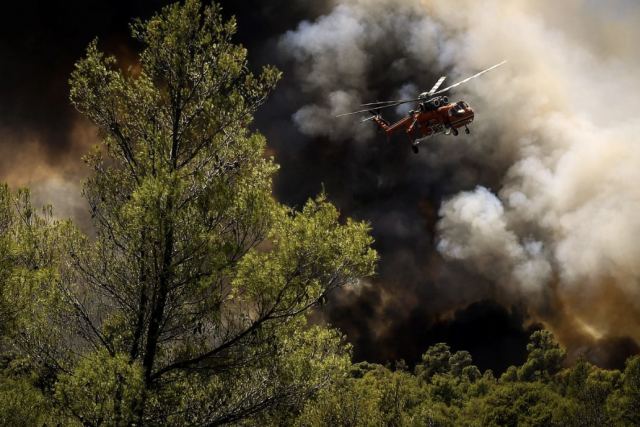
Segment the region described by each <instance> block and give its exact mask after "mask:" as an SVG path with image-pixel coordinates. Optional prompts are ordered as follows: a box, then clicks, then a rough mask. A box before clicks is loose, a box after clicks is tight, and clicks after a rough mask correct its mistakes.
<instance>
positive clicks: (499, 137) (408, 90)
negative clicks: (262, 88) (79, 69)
mask: <svg viewBox="0 0 640 427" xmlns="http://www.w3.org/2000/svg"><path fill="white" fill-rule="evenodd" d="M23 3H25V5H22V6H19V7H16V9H15V11H13V12H12V13H5V14H4V15H3V18H2V20H3V21H6V22H2V24H3V26H2V30H1V31H2V38H1V39H0V177H1V178H2V179H4V180H7V181H9V182H10V183H11V184H12V185H30V186H31V187H32V188H33V189H34V191H35V197H36V198H37V200H38V201H41V202H45V201H51V202H53V203H54V204H55V205H56V207H57V210H58V212H59V213H60V214H61V215H72V216H75V217H76V218H79V220H80V221H83V216H82V212H83V210H84V204H83V201H82V199H81V198H80V197H79V194H80V192H79V191H80V187H81V185H80V182H79V181H80V179H81V178H82V176H83V174H85V173H86V171H84V169H83V168H82V164H81V162H80V156H81V154H82V152H84V151H85V150H86V148H87V147H88V146H90V145H91V144H94V143H95V142H96V140H97V135H96V133H95V131H94V130H93V129H92V128H91V126H90V125H88V124H87V123H86V122H84V121H82V119H81V118H80V117H78V116H77V114H75V113H74V112H73V111H72V109H71V108H70V107H69V105H68V102H67V89H68V88H67V85H66V81H67V77H68V74H69V72H70V70H71V69H72V64H73V62H74V60H75V59H77V58H78V57H79V56H81V54H82V51H83V49H84V47H85V46H86V44H87V43H88V42H89V41H90V40H91V39H92V38H93V37H94V36H99V37H100V40H101V42H102V43H101V45H102V46H103V48H104V49H107V50H108V51H110V52H112V53H115V54H116V55H118V56H119V57H121V58H122V60H123V61H125V62H131V61H134V60H135V59H134V58H135V54H134V52H135V50H136V48H137V46H135V45H132V44H130V43H129V42H128V41H127V39H126V36H127V32H126V24H127V22H128V21H129V20H130V19H131V18H132V17H134V16H143V17H144V16H148V15H149V14H150V13H152V11H153V10H155V9H157V8H158V7H159V6H161V5H162V4H166V3H167V2H166V1H150V2H143V1H136V2H106V1H105V2H93V3H94V4H89V3H90V2H65V3H64V5H50V4H49V5H47V6H46V7H45V8H44V9H43V6H42V5H40V4H39V3H37V4H35V5H34V6H29V5H28V4H26V2H23ZM222 3H223V6H224V7H225V11H226V13H228V14H229V15H230V14H235V15H237V17H238V21H239V28H240V32H239V34H238V40H239V41H240V42H242V43H243V44H245V45H246V46H247V47H248V48H249V52H250V56H251V60H252V63H253V65H255V66H258V65H260V64H263V63H272V64H276V65H278V66H279V67H280V68H281V69H282V70H283V71H284V72H285V78H284V80H283V82H282V83H281V84H280V86H279V88H278V89H277V91H276V92H275V93H274V95H273V97H272V98H271V100H270V101H269V102H268V104H267V105H266V106H265V107H264V108H263V110H262V111H261V112H260V113H259V114H258V117H257V119H256V127H257V128H258V129H259V130H260V131H262V132H263V133H265V134H266V136H267V137H268V139H269V141H270V149H271V150H272V152H273V154H274V155H275V156H276V159H277V161H278V162H279V163H280V164H281V165H282V169H281V172H280V174H279V176H278V178H277V180H276V189H275V190H276V194H277V196H278V197H279V198H280V199H281V200H282V201H283V202H286V203H288V204H291V205H300V204H302V203H303V202H304V200H306V198H308V197H309V196H312V195H314V194H316V193H318V192H319V191H321V189H322V187H324V188H325V189H326V191H327V192H328V194H329V195H330V198H331V199H332V200H333V201H334V202H335V203H336V204H337V205H338V206H339V208H340V209H341V210H342V212H343V213H344V214H345V215H349V216H353V217H356V218H358V219H362V220H367V221H369V222H371V224H372V226H373V234H374V236H375V238H376V248H377V249H378V250H379V252H380V254H381V257H382V260H381V263H380V265H379V269H378V275H377V276H376V277H375V278H373V279H372V280H370V281H369V282H367V283H365V284H363V286H361V287H359V288H357V289H349V290H345V291H342V292H340V293H339V294H335V295H333V296H332V298H331V300H330V301H329V304H328V305H327V306H326V307H324V308H323V309H322V311H321V312H319V313H317V315H316V318H317V319H318V320H319V321H326V322H328V323H331V324H333V325H336V326H339V327H340V328H341V329H342V330H343V331H344V332H345V333H346V334H347V336H348V338H349V340H350V341H351V342H352V343H353V344H354V354H355V357H356V359H358V360H370V361H378V362H384V361H389V360H394V359H398V358H404V359H405V360H407V361H409V362H414V361H416V360H417V359H418V358H419V355H420V354H421V353H422V352H423V351H424V350H425V349H426V348H427V347H428V346H429V345H431V344H433V343H435V342H439V341H447V342H449V343H450V344H451V345H452V347H453V348H454V349H467V350H469V351H470V352H471V353H472V355H473V356H474V359H475V360H476V361H477V363H478V364H479V366H481V367H485V368H493V369H495V370H498V371H500V370H503V369H504V368H505V367H506V366H507V365H508V364H510V363H520V362H521V361H522V360H523V358H524V352H525V349H524V347H525V343H526V340H527V337H528V334H529V333H530V332H531V330H532V329H535V328H538V327H541V326H545V327H547V328H549V329H551V330H552V331H553V332H554V333H556V335H557V336H558V338H559V339H560V340H561V342H562V343H563V344H564V345H565V346H566V347H567V348H568V349H569V351H570V355H571V356H572V357H577V356H578V355H582V354H584V355H585V356H586V357H588V358H589V359H591V360H592V361H594V362H596V363H599V364H600V365H602V366H606V367H611V366H620V365H621V363H622V361H623V360H624V358H625V357H626V356H628V355H629V354H632V353H635V352H638V346H637V343H638V342H640V283H639V280H640V245H639V244H636V241H637V239H638V237H637V236H640V187H639V186H638V183H639V182H640V146H639V145H638V144H639V143H640V140H639V138H638V136H637V135H638V133H639V132H640V118H639V116H638V111H640V80H639V79H638V78H637V70H638V68H639V67H640V50H638V49H637V46H636V44H637V43H636V42H637V41H638V40H640V27H638V25H637V23H638V22H640V5H639V4H638V3H637V2H635V1H633V0H616V1H613V2H606V4H605V2H598V1H594V0H567V1H564V2H554V1H550V0H545V1H534V0H516V1H509V2H506V1H498V0H488V1H484V2H476V1H472V0H463V1H455V2H454V1H450V0H446V1H445V0H423V1H422V0H334V1H330V0H326V1H314V2H307V1H302V0H298V1H284V0H275V1H270V2H265V1H249V2H242V4H237V3H239V2H232V1H228V2H222ZM234 3H236V4H234ZM311 3H312V4H311ZM503 59H507V60H508V61H509V62H508V64H507V65H505V66H503V67H501V68H499V69H497V70H495V71H492V72H491V73H489V74H487V75H485V76H483V77H482V78H480V79H478V80H475V81H473V82H471V83H469V84H468V85H466V86H463V87H461V88H458V89H456V90H455V92H454V93H452V94H449V96H450V97H451V98H453V99H455V100H458V99H464V100H466V101H467V102H468V103H469V104H471V106H472V107H473V108H474V110H475V112H476V121H475V123H474V124H473V126H472V134H471V135H469V136H466V135H464V136H463V135H461V136H459V137H453V136H442V137H438V138H434V139H430V140H428V141H426V142H424V143H423V145H422V146H421V152H420V154H419V155H417V156H416V155H413V154H412V153H411V150H410V149H409V145H408V143H407V141H406V140H405V139H404V138H402V137H398V138H397V139H394V140H392V141H391V142H387V141H386V138H384V137H383V136H381V135H377V134H376V132H375V129H374V128H373V125H372V124H371V123H367V124H360V123H359V120H358V118H354V117H350V118H341V119H336V118H335V117H334V116H335V115H337V114H340V113H344V112H348V111H350V110H352V109H358V105H359V104H360V103H361V102H368V101H375V100H385V99H396V98H402V97H406V96H409V97H411V96H413V95H416V94H417V93H418V92H421V91H425V90H428V89H429V88H430V87H431V86H432V85H433V83H434V82H435V81H436V80H437V78H438V77H439V76H440V75H447V76H448V80H447V82H445V85H446V84H447V83H449V84H450V83H453V82H454V81H456V80H457V79H459V78H464V77H466V76H467V75H469V74H473V73H475V72H476V71H479V70H480V69H483V68H487V67H489V66H491V65H493V64H495V63H497V62H500V61H501V60H503ZM402 113H404V111H390V112H389V113H387V115H388V117H387V118H389V119H392V118H395V117H399V116H398V114H402Z"/></svg>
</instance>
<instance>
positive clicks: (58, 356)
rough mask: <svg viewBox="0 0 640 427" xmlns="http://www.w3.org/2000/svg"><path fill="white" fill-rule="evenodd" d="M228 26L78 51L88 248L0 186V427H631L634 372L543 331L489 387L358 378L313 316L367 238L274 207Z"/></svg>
mask: <svg viewBox="0 0 640 427" xmlns="http://www.w3.org/2000/svg"><path fill="white" fill-rule="evenodd" d="M235 30H236V24H235V21H234V20H233V19H232V20H229V21H225V20H224V19H223V18H222V17H221V13H220V7H219V6H217V5H216V4H211V5H202V4H201V3H200V2H199V1H197V0H185V1H184V2H182V3H176V4H174V5H170V6H168V7H166V8H164V9H163V10H162V11H161V12H160V13H158V14H157V15H156V16H154V17H152V18H151V19H150V20H148V21H146V22H136V23H135V24H134V25H133V26H132V32H133V36H134V37H135V38H136V39H137V40H138V42H139V43H140V45H141V46H142V51H141V54H140V60H139V63H138V64H136V66H135V67H131V68H129V69H127V70H123V69H121V68H119V67H118V64H117V61H116V60H115V58H111V57H107V56H105V55H104V54H103V53H101V52H100V50H99V48H98V43H97V41H94V42H92V43H91V44H90V45H89V47H88V49H87V54H86V56H85V57H84V58H83V59H81V60H80V61H79V62H78V63H77V64H76V68H75V70H74V71H73V73H72V76H71V81H70V86H71V101H72V103H73V105H75V107H76V108H77V109H78V110H79V111H80V112H81V113H83V114H84V115H85V116H86V117H87V118H89V119H90V120H91V121H92V122H93V123H94V124H95V125H96V126H97V127H98V128H99V129H100V132H101V135H102V137H103V141H102V144H101V145H100V146H99V147H95V149H94V150H93V151H92V152H91V153H90V154H88V155H87V156H86V158H85V160H86V162H87V164H88V165H89V167H90V168H91V169H92V170H93V174H92V175H91V177H90V178H89V179H88V181H87V183H86V185H85V188H84V194H85V196H86V198H87V200H88V202H89V206H90V210H91V215H92V218H93V220H94V223H93V225H94V227H93V230H92V231H93V232H92V234H91V235H85V234H83V233H82V232H80V231H79V230H77V229H76V228H75V227H74V226H73V224H72V223H71V222H69V221H58V220H55V219H54V217H53V215H52V209H51V208H50V207H47V208H45V209H43V210H42V211H41V212H38V211H36V210H34V208H33V206H32V205H31V202H30V197H29V192H28V191H27V190H18V191H15V192H12V191H10V190H9V189H8V188H7V187H6V186H0V356H1V357H0V361H1V362H2V363H0V424H2V425H96V426H97V425H113V426H116V425H117V426H119V425H167V424H168V425H221V424H236V425H298V426H425V425H426V426H458V425H462V426H484V425H513V426H515V425H532V426H533V425H536V426H537V425H540V426H542V425H576V426H577V425H611V424H614V425H638V424H640V419H639V418H638V413H639V410H638V408H639V407H640V358H633V359H630V360H629V361H628V364H627V367H626V369H625V371H624V372H623V373H621V372H618V371H604V370H601V369H598V368H596V367H594V366H591V365H590V364H588V363H587V362H585V361H579V362H578V363H577V364H576V365H575V366H574V367H572V368H568V369H564V370H563V369H562V367H563V363H564V358H565V352H564V350H563V349H562V348H561V347H560V346H559V345H558V344H557V343H556V342H555V341H554V339H553V336H552V335H551V333H550V332H547V331H538V332H536V333H534V334H533V335H532V336H531V342H530V344H529V345H528V346H527V350H528V352H529V354H528V358H527V361H526V362H525V363H524V364H523V365H522V366H519V367H510V368H509V369H508V370H507V372H506V373H504V374H503V375H502V376H501V377H500V380H496V378H495V377H494V375H493V373H492V372H490V371H487V372H484V373H482V372H480V370H479V369H478V368H477V367H476V366H474V365H473V360H472V358H471V355H470V354H469V353H468V352H465V351H458V352H452V351H451V349H450V348H449V346H448V345H446V344H444V343H440V344H436V345H435V346H433V347H431V348H430V349H428V350H427V351H426V352H425V353H424V355H423V356H422V359H421V362H420V363H419V364H418V365H417V366H416V367H415V370H414V371H413V373H412V372H410V371H408V370H407V366H406V364H404V363H403V362H401V361H398V362H397V363H396V365H395V369H394V370H391V369H389V368H386V367H383V366H380V365H375V364H369V363H360V364H357V365H351V362H350V347H349V345H347V344H346V343H345V340H344V337H342V336H341V334H340V333H339V332H338V331H336V330H334V329H331V328H327V327H323V326H318V325H311V324H310V323H309V322H308V319H307V317H306V315H307V314H308V313H309V311H310V310H311V309H312V308H313V307H314V306H316V305H319V304H321V303H322V302H323V301H324V300H325V299H326V297H327V295H328V294H329V293H330V292H332V291H333V290H335V289H337V288H340V287H345V286H356V285H357V284H358V282H359V280H360V279H361V278H362V277H366V276H370V275H371V274H373V271H374V266H375V263H376V260H377V254H376V253H375V251H374V250H372V249H371V245H372V243H373V241H372V238H371V236H370V234H369V232H370V230H369V226H368V225H367V224H364V223H361V222H357V221H353V220H351V219H348V218H347V219H343V218H341V216H340V214H339V212H338V210H337V209H336V208H335V207H334V206H333V205H332V204H331V203H330V202H329V201H328V200H327V197H326V195H324V194H321V195H320V196H318V197H317V198H316V199H314V200H310V201H309V202H307V203H306V204H305V206H304V207H303V208H302V210H300V211H296V210H293V209H290V208H287V207H285V206H283V205H281V204H280V203H278V202H277V201H276V200H275V199H274V197H273V195H272V177H273V175H274V173H275V172H276V171H277V165H276V164H275V163H274V161H273V159H272V158H270V157H267V156H266V154H265V147H266V141H265V139H264V137H263V136H262V135H260V134H259V133H256V132H253V131H251V130H250V124H251V122H252V120H253V115H254V113H255V111H256V109H257V108H258V107H259V106H260V105H261V104H262V103H263V102H264V100H265V99H266V97H267V96H268V94H269V93H270V91H271V90H272V89H273V88H274V86H275V84H276V82H277V80H278V79H279V77H280V73H279V72H278V71H277V70H275V69H273V68H271V67H266V68H265V69H263V70H262V72H261V73H260V74H259V75H254V74H253V73H252V72H251V71H250V70H249V68H248V66H247V59H246V58H247V52H246V51H245V49H243V48H242V47H240V46H238V45H236V44H234V43H233V42H232V37H233V35H234V33H235Z"/></svg>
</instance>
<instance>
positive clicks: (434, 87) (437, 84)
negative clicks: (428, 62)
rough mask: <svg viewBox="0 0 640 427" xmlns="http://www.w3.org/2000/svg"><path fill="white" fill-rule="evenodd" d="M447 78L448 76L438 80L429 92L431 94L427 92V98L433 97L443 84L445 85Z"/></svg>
mask: <svg viewBox="0 0 640 427" xmlns="http://www.w3.org/2000/svg"><path fill="white" fill-rule="evenodd" d="M446 78H447V76H442V77H440V78H439V79H438V81H437V82H436V84H434V85H433V87H432V88H431V89H430V90H429V92H427V96H431V95H433V94H434V93H435V92H436V91H437V90H438V88H439V87H440V86H442V83H444V80H445V79H446Z"/></svg>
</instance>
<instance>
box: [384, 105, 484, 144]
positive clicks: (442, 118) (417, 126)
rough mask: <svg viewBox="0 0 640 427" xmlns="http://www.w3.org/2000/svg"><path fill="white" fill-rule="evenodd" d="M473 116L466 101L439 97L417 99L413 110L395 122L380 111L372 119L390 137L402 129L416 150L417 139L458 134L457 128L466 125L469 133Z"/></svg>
mask: <svg viewBox="0 0 640 427" xmlns="http://www.w3.org/2000/svg"><path fill="white" fill-rule="evenodd" d="M474 116H475V114H474V112H473V110H472V109H471V107H469V105H468V104H467V103H466V102H464V101H459V102H455V103H448V102H447V99H446V97H440V98H434V99H430V100H428V101H424V102H421V103H419V104H418V108H417V109H416V110H412V111H410V112H409V114H408V115H407V116H406V117H404V118H402V119H400V120H398V121H397V122H395V123H389V122H387V121H386V120H384V119H383V118H382V116H380V115H379V114H376V115H375V116H374V117H372V119H373V120H374V121H375V122H376V124H377V125H378V127H379V128H380V129H381V130H382V131H384V132H385V134H387V136H389V137H390V136H391V135H393V134H395V133H396V132H404V133H405V134H406V135H407V137H408V138H409V141H410V142H411V144H412V146H413V147H414V150H415V148H417V145H418V143H419V141H421V140H423V139H425V138H428V137H431V136H433V135H437V134H441V133H444V134H454V135H458V133H459V132H458V129H460V128H465V131H466V132H467V133H469V128H468V125H469V124H470V123H472V122H473V119H474Z"/></svg>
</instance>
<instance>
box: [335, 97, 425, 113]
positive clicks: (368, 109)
mask: <svg viewBox="0 0 640 427" xmlns="http://www.w3.org/2000/svg"><path fill="white" fill-rule="evenodd" d="M408 102H415V100H413V99H410V100H407V101H401V102H396V103H395V104H390V105H382V106H380V107H372V108H367V109H366V110H359V111H354V112H352V113H344V114H338V115H337V116H336V117H344V116H351V115H353V114H361V113H368V112H370V111H371V110H383V109H385V108H391V107H397V106H398V105H402V104H406V103H408Z"/></svg>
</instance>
